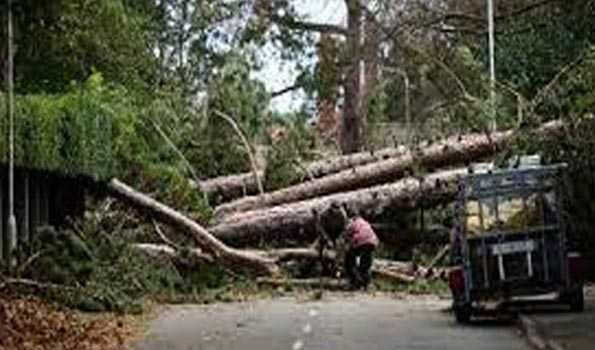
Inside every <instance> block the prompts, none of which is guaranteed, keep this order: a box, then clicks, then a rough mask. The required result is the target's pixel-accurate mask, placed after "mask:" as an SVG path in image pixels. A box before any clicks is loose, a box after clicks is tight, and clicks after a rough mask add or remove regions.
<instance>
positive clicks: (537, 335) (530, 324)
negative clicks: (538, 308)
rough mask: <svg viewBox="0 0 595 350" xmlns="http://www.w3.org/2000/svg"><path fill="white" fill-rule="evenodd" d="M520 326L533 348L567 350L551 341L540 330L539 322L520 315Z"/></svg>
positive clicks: (539, 349)
mask: <svg viewBox="0 0 595 350" xmlns="http://www.w3.org/2000/svg"><path fill="white" fill-rule="evenodd" d="M518 326H519V329H520V330H521V332H522V333H523V334H524V335H525V337H526V338H527V342H529V345H531V347H533V348H535V349H538V350H567V349H566V348H564V347H563V346H562V345H560V344H559V343H558V342H557V341H555V340H553V339H549V338H548V337H547V336H546V335H545V334H544V332H543V330H541V329H540V327H539V325H538V323H537V321H535V319H533V318H532V317H530V316H527V315H522V314H521V315H519V320H518Z"/></svg>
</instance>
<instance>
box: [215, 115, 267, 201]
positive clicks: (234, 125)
mask: <svg viewBox="0 0 595 350" xmlns="http://www.w3.org/2000/svg"><path fill="white" fill-rule="evenodd" d="M215 114H216V115H218V116H219V117H221V118H223V119H224V120H225V121H227V122H228V123H229V124H230V125H231V127H232V128H233V129H234V130H235V132H236V133H237V134H238V136H239V137H240V139H242V142H243V143H244V146H245V147H246V152H248V157H249V158H250V164H251V165H252V172H253V173H254V179H255V180H256V184H257V185H258V191H259V192H260V194H264V187H263V186H262V181H261V179H260V176H259V174H258V167H257V166H256V157H255V156H254V152H253V151H252V145H250V142H248V139H247V138H246V136H245V135H244V133H243V132H242V130H241V129H240V127H239V126H238V124H237V123H236V122H235V120H233V118H232V117H230V116H228V115H227V114H225V113H223V112H221V111H217V110H215Z"/></svg>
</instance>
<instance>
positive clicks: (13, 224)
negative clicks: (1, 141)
mask: <svg viewBox="0 0 595 350" xmlns="http://www.w3.org/2000/svg"><path fill="white" fill-rule="evenodd" d="M6 5H7V13H8V16H7V17H8V20H7V22H8V72H7V73H8V74H7V82H8V84H7V85H8V89H7V90H8V108H7V110H8V124H9V131H8V143H9V150H8V152H9V159H8V263H9V266H10V267H11V268H12V267H14V266H15V265H16V257H15V254H16V246H17V221H16V217H15V215H14V52H13V51H14V48H13V40H14V33H13V19H12V0H6Z"/></svg>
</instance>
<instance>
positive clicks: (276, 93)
mask: <svg viewBox="0 0 595 350" xmlns="http://www.w3.org/2000/svg"><path fill="white" fill-rule="evenodd" d="M301 88H302V85H301V84H295V85H291V86H288V87H285V88H283V89H281V90H277V91H273V92H272V93H271V98H276V97H279V96H282V95H285V94H286V93H288V92H292V91H295V90H299V89H301Z"/></svg>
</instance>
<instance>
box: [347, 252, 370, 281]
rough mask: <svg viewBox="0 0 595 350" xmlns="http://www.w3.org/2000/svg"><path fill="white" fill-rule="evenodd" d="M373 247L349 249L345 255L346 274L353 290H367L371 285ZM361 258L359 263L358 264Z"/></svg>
mask: <svg viewBox="0 0 595 350" xmlns="http://www.w3.org/2000/svg"><path fill="white" fill-rule="evenodd" d="M374 249H375V247H374V246H373V245H371V244H370V245H363V246H360V247H356V248H349V250H348V251H347V253H346V254H345V274H346V275H347V278H348V279H349V283H350V284H351V286H352V287H353V288H362V287H363V288H367V287H368V284H370V280H371V276H370V268H371V267H372V260H373V259H374ZM358 258H359V262H358Z"/></svg>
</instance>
